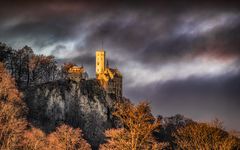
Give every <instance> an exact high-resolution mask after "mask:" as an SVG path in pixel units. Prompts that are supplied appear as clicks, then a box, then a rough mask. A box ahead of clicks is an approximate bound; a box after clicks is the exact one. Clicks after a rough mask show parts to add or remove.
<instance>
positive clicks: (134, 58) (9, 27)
mask: <svg viewBox="0 0 240 150" xmlns="http://www.w3.org/2000/svg"><path fill="white" fill-rule="evenodd" d="M0 41H1V42H5V43H6V44H8V45H9V46H12V47H13V48H15V49H20V48H22V47H23V46H25V45H28V46H30V47H32V48H33V50H34V52H35V53H37V54H46V55H54V56H55V57H56V59H57V60H58V62H59V63H64V62H73V63H76V64H78V65H84V66H85V67H86V70H87V71H88V73H89V74H90V76H91V77H94V75H95V72H94V71H95V51H96V49H100V48H102V47H103V48H104V49H105V50H106V52H107V58H108V60H109V63H110V66H111V67H113V68H118V69H119V70H120V71H121V72H122V74H123V77H124V81H123V87H124V92H123V93H124V96H125V97H127V98H129V99H131V100H132V101H133V102H134V103H137V102H140V101H143V100H147V101H148V102H150V104H151V108H152V112H153V114H154V115H156V116H157V115H163V116H172V115H175V114H182V115H184V116H186V117H188V118H192V119H194V120H197V121H210V120H213V119H214V118H216V117H217V118H219V119H220V120H222V121H224V125H225V127H226V128H227V129H229V130H230V129H237V130H240V119H239V118H240V4H239V3H237V2H230V1H229V2H221V1H216V2H204V1H201V2H190V1H171V2H167V3H166V2H164V1H161V2H155V1H151V0H149V1H141V0H139V1H138V2H127V1H124V0H123V1H121V2H117V1H106V0H103V1H101V2H100V1H88V2H86V1H85V2H83V1H76V0H75V1H73V0H66V1H64V0H58V1H57V0H50V1H44V0H43V1H27V0H25V1H20V0H17V1H9V2H1V9H0Z"/></svg>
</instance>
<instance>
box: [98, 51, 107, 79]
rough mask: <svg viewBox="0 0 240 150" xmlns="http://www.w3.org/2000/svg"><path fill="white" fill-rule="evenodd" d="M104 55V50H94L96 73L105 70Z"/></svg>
mask: <svg viewBox="0 0 240 150" xmlns="http://www.w3.org/2000/svg"><path fill="white" fill-rule="evenodd" d="M105 56H106V52H105V51H104V50H103V49H101V50H97V51H96V75H99V74H101V73H103V72H104V71H105Z"/></svg>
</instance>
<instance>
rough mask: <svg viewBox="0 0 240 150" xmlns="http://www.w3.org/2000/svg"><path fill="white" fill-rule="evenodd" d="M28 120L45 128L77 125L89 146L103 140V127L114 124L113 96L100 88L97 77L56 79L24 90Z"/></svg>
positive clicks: (45, 129) (96, 144)
mask: <svg viewBox="0 0 240 150" xmlns="http://www.w3.org/2000/svg"><path fill="white" fill-rule="evenodd" d="M25 100H26V103H27V105H28V108H29V120H31V121H32V122H33V123H34V124H35V125H36V126H38V127H40V128H42V129H43V130H44V131H46V132H50V131H52V130H54V129H55V127H56V126H58V125H59V124H62V123H66V124H69V125H71V126H73V127H80V128H81V129H82V130H83V133H84V135H85V138H86V139H87V140H88V141H89V143H90V144H91V145H92V146H93V147H97V146H98V145H99V144H100V143H102V142H103V141H104V135H103V133H104V131H105V130H106V129H108V128H112V127H114V126H115V125H114V120H113V117H112V111H113V104H114V101H116V99H114V97H113V96H112V98H111V96H110V95H108V94H106V92H105V91H104V90H103V88H102V87H101V86H100V85H99V83H98V82H97V80H94V79H90V80H82V81H81V82H80V83H78V82H74V81H70V80H57V81H54V82H48V83H44V84H40V85H37V86H32V87H29V88H28V89H26V90H25Z"/></svg>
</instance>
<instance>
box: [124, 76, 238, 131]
mask: <svg viewBox="0 0 240 150" xmlns="http://www.w3.org/2000/svg"><path fill="white" fill-rule="evenodd" d="M239 85H240V73H239V72H238V73H233V74H224V75H221V76H218V77H208V76H206V77H189V78H187V79H185V80H171V81H168V82H164V83H162V82H156V83H153V84H149V85H145V86H142V87H138V88H129V89H126V90H125V94H126V95H127V96H129V97H132V98H133V100H134V102H138V101H140V100H148V101H150V103H151V106H152V110H153V112H154V114H155V115H158V114H162V115H167V116H169V115H174V114H176V113H180V114H184V115H186V116H188V117H192V118H194V119H197V120H211V119H213V118H214V117H219V118H220V119H222V120H224V123H225V125H227V127H228V128H235V129H239V125H240V121H239V119H237V118H238V116H239V114H240V110H239V105H240V101H239V99H240V94H239V91H240V87H239Z"/></svg>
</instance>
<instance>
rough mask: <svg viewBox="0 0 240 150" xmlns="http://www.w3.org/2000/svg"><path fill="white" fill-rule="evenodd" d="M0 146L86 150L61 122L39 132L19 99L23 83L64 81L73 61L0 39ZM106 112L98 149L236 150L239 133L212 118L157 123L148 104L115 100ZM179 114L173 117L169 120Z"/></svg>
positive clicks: (22, 149)
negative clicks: (109, 124)
mask: <svg viewBox="0 0 240 150" xmlns="http://www.w3.org/2000/svg"><path fill="white" fill-rule="evenodd" d="M0 61H1V62H0V149H1V150H15V149H20V150H56V149H58V150H77V149H79V150H88V149H92V148H91V145H90V144H89V143H88V141H87V140H86V139H85V135H84V133H83V132H82V130H81V129H80V128H78V127H77V128H76V127H72V126H71V125H69V124H64V123H63V124H61V125H59V126H58V127H56V129H55V130H54V131H52V132H45V131H43V130H41V129H40V128H38V127H37V126H36V125H35V124H33V123H32V122H31V121H29V119H28V117H27V116H28V115H29V114H28V113H29V109H30V108H28V106H27V105H26V102H25V100H24V98H23V91H24V90H25V89H27V88H28V87H34V86H35V85H39V84H43V83H48V82H52V81H56V80H60V79H61V80H64V79H65V77H66V75H67V69H68V68H69V67H70V66H72V65H74V64H73V63H66V64H63V65H61V66H59V65H58V64H57V61H56V59H55V58H54V56H45V55H37V54H34V52H33V50H32V49H31V48H30V47H28V46H25V47H23V48H22V49H19V50H14V49H12V48H11V47H9V46H7V45H6V44H4V43H0ZM112 115H113V116H114V117H115V118H116V120H117V122H118V124H119V125H118V126H116V127H115V128H109V129H107V130H106V131H105V133H104V135H105V139H104V141H105V142H104V143H102V144H101V145H99V147H98V149H100V150H161V149H181V150H189V149H190V150H193V149H204V150H218V149H219V150H237V149H240V139H239V133H238V132H236V131H227V130H226V129H225V128H224V127H223V123H222V122H221V121H219V120H218V119H215V120H213V121H211V122H196V121H192V120H188V121H185V122H178V123H177V124H174V123H168V124H167V125H166V124H164V123H163V118H162V117H161V116H159V117H155V116H153V114H152V113H151V107H150V104H149V103H148V102H145V101H142V102H140V103H138V104H133V103H132V102H131V101H125V102H115V104H114V112H113V113H112ZM178 117H179V118H181V116H176V118H175V119H177V118H178Z"/></svg>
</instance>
